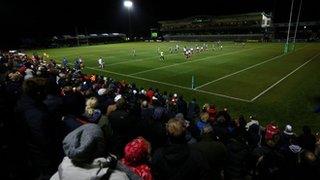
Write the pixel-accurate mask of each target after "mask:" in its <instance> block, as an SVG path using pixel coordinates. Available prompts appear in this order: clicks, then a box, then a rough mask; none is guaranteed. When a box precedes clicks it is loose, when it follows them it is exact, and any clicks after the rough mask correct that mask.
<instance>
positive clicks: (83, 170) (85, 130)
mask: <svg viewBox="0 0 320 180" xmlns="http://www.w3.org/2000/svg"><path fill="white" fill-rule="evenodd" d="M63 149H64V153H65V155H66V156H65V157H64V159H63V160H62V162H61V164H60V165H59V167H58V171H57V172H56V173H55V174H54V175H53V176H52V177H51V178H50V180H86V179H110V180H129V179H139V178H138V177H137V176H135V175H134V174H132V172H130V170H129V169H126V171H123V170H124V167H123V165H121V164H120V163H119V162H118V160H117V159H116V157H115V156H114V155H111V154H107V153H106V144H105V139H104V136H103V132H102V130H101V129H100V127H99V126H98V125H96V124H92V123H89V124H85V125H83V126H80V127H79V128H77V129H75V130H74V131H72V132H70V133H69V134H68V135H67V136H66V137H65V138H64V140H63ZM127 173H128V174H127ZM128 176H129V177H130V178H129V177H128Z"/></svg>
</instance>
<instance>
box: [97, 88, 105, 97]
mask: <svg viewBox="0 0 320 180" xmlns="http://www.w3.org/2000/svg"><path fill="white" fill-rule="evenodd" d="M106 92H107V89H106V88H101V89H99V90H98V95H99V96H102V95H104V94H106Z"/></svg>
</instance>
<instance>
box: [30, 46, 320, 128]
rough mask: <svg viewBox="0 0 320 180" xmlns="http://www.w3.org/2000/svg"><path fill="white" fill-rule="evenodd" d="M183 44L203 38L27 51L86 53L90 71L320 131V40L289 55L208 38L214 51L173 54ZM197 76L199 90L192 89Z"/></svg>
mask: <svg viewBox="0 0 320 180" xmlns="http://www.w3.org/2000/svg"><path fill="white" fill-rule="evenodd" d="M177 43H178V44H179V45H180V47H181V48H182V47H184V46H188V47H190V46H195V45H196V44H198V45H200V44H202V43H203V42H201V43H200V42H162V43H155V42H154V43H145V42H139V43H121V44H108V45H98V46H82V47H72V48H57V49H45V50H33V51H28V52H27V53H28V54H32V53H38V54H42V53H44V52H46V53H47V54H49V55H50V58H54V59H56V60H57V61H58V62H59V61H61V60H62V58H63V57H67V59H68V60H69V63H73V61H74V59H76V58H77V57H79V56H81V57H82V58H83V59H84V61H85V65H86V67H87V68H86V69H85V72H87V73H97V74H102V75H107V76H111V77H113V78H115V79H119V80H120V79H125V80H127V81H128V82H134V83H136V84H137V85H138V87H145V88H148V87H149V86H150V87H155V88H158V89H160V91H165V90H166V91H168V92H178V93H179V94H183V95H184V97H185V98H186V99H187V100H190V99H191V98H193V97H196V98H197V99H198V101H199V102H200V104H202V103H205V102H210V103H214V104H215V105H216V106H217V107H218V108H219V109H222V108H223V107H228V109H229V111H230V112H231V115H232V116H233V117H237V116H239V115H240V114H243V115H245V116H246V117H248V116H249V115H256V116H257V117H258V119H259V120H260V121H261V123H262V124H263V125H265V123H267V122H270V121H275V122H277V123H278V124H279V125H280V127H281V128H283V127H284V126H285V124H292V125H293V127H294V128H295V131H300V129H301V127H302V126H303V125H309V126H311V128H312V129H313V130H317V131H319V128H320V114H315V113H313V110H314V108H315V106H316V103H320V102H319V100H318V99H319V98H320V91H319V89H320V81H319V80H320V73H318V71H319V70H318V69H319V68H320V62H319V60H320V57H319V52H320V44H317V43H299V44H297V46H296V47H297V50H296V51H295V52H292V53H289V54H285V55H283V54H282V52H283V44H280V43H247V44H246V45H245V46H241V45H239V44H234V43H232V42H225V43H223V49H222V50H215V51H213V50H212V44H213V43H209V42H208V44H209V49H210V50H209V51H206V52H202V53H199V54H195V55H193V56H192V58H191V61H186V60H185V58H184V56H183V55H182V53H173V54H170V53H169V48H170V47H174V46H175V45H176V44H177ZM133 48H134V49H135V50H136V54H137V55H136V56H135V57H133V56H132V50H133ZM158 48H160V49H161V50H162V51H164V54H165V61H164V62H161V61H159V56H158V54H157V49H158ZM100 56H101V57H103V58H104V59H105V61H106V68H105V69H104V70H100V69H98V65H97V59H98V58H99V57H100ZM192 76H194V77H195V81H196V90H192V89H191V78H192ZM270 87H271V88H270ZM237 99H238V100H237ZM317 101H318V102H317Z"/></svg>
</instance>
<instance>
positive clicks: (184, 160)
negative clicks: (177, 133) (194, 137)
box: [152, 144, 212, 179]
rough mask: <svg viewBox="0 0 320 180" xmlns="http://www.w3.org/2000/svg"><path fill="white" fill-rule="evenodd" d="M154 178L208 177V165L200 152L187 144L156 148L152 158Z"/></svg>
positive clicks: (209, 176)
mask: <svg viewBox="0 0 320 180" xmlns="http://www.w3.org/2000/svg"><path fill="white" fill-rule="evenodd" d="M152 169H153V173H154V178H155V179H210V178H212V176H211V175H210V172H211V170H210V167H209V165H208V163H207V161H206V160H205V159H204V157H203V156H202V154H201V153H200V152H199V151H197V150H194V149H191V148H189V147H188V145H187V144H171V145H168V146H165V147H163V148H160V149H158V150H157V151H156V152H155V153H154V155H153V159H152Z"/></svg>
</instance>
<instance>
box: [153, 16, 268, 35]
mask: <svg viewBox="0 0 320 180" xmlns="http://www.w3.org/2000/svg"><path fill="white" fill-rule="evenodd" d="M271 18H272V17H271V15H269V14H267V13H264V12H259V13H247V14H234V15H227V16H195V17H189V18H185V19H178V20H170V21H159V24H160V31H161V33H162V34H163V37H164V38H165V39H166V40H187V39H189V40H195V39H199V40H249V39H250V40H260V41H261V40H264V39H266V38H268V37H269V36H270V32H269V28H270V27H271V24H272V19H271Z"/></svg>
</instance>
